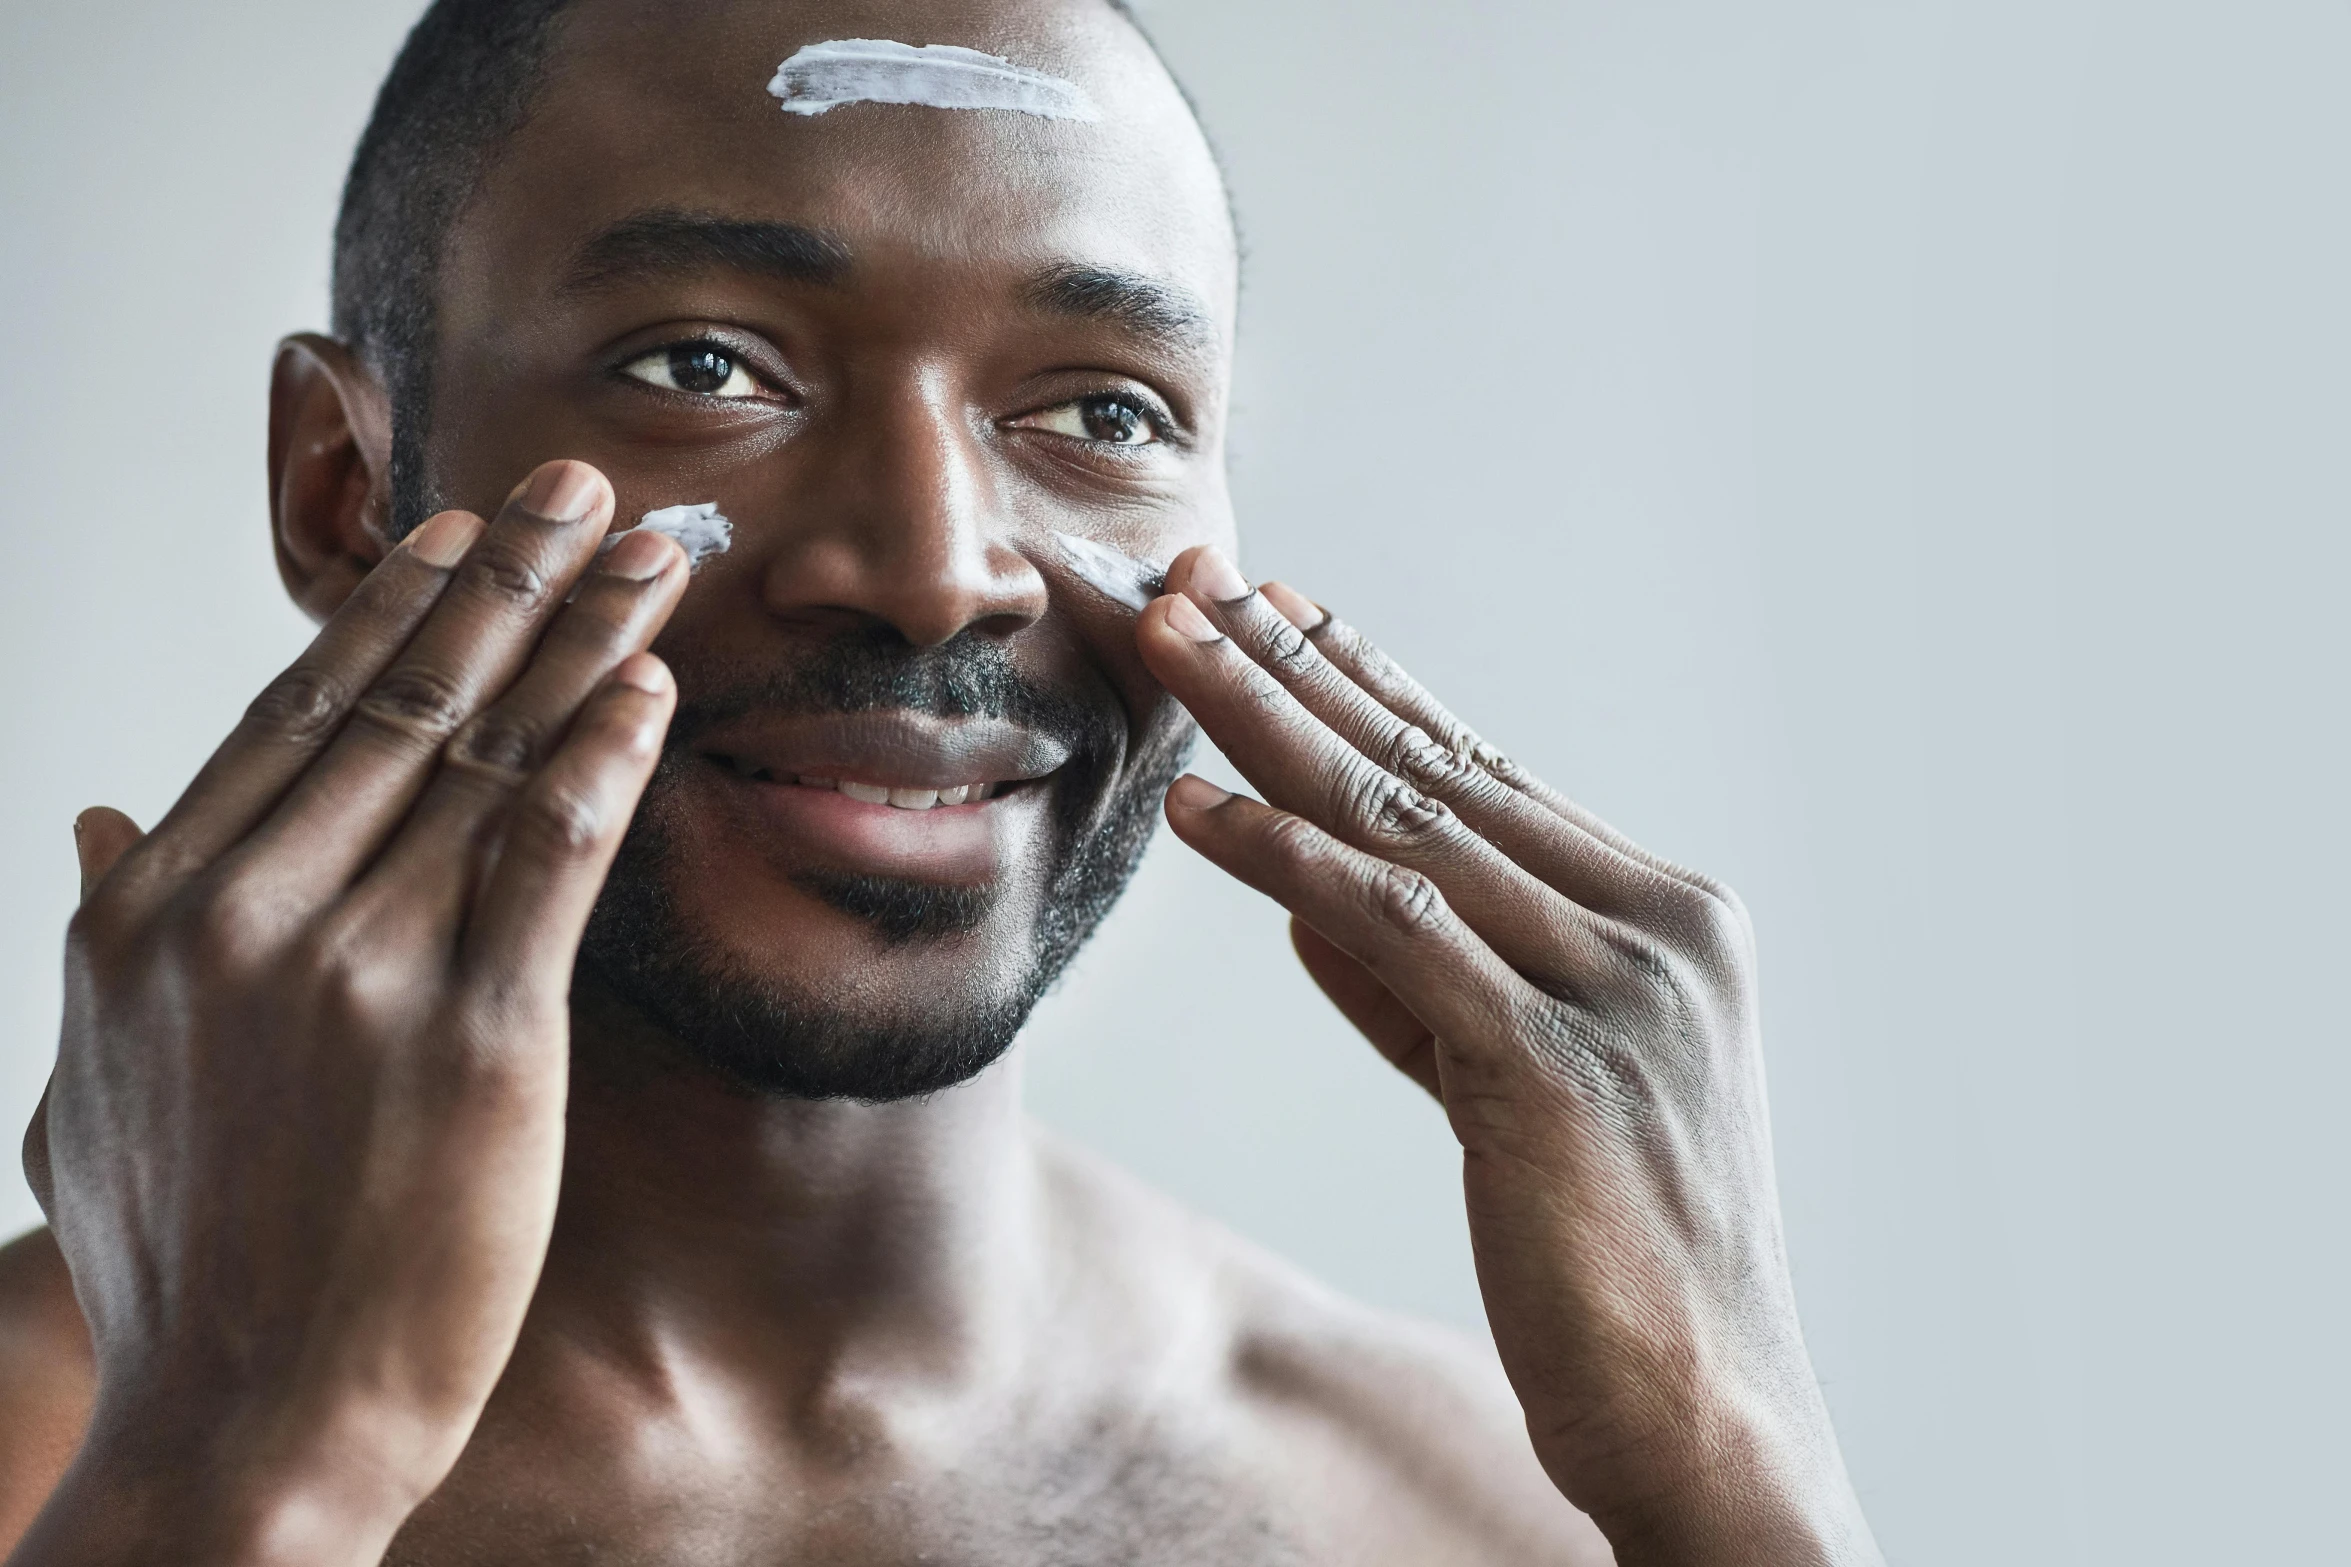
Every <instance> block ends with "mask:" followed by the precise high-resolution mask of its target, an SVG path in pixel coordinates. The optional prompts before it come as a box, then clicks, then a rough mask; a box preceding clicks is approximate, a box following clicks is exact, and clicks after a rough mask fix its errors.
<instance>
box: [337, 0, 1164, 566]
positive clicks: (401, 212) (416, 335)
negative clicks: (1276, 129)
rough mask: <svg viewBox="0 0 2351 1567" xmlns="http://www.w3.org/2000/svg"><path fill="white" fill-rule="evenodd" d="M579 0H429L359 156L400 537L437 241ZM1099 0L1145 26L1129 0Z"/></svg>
mask: <svg viewBox="0 0 2351 1567" xmlns="http://www.w3.org/2000/svg"><path fill="white" fill-rule="evenodd" d="M572 3H573V0H432V4H431V5H430V6H428V7H427V8H426V10H425V13H424V16H423V17H422V18H421V19H420V20H419V21H418V22H417V24H416V26H415V27H414V28H413V29H412V30H411V31H410V32H409V34H408V41H407V42H406V43H405V44H403V45H402V46H401V49H400V53H399V56H398V58H396V59H395V60H394V61H393V62H392V70H391V74H390V75H388V76H387V77H385V78H384V85H383V88H382V89H381V91H379V92H378V93H377V94H376V102H375V112H374V114H373V115H372V116H370V118H369V120H368V123H367V129H366V131H365V132H364V133H363V134H362V135H361V136H360V138H359V150H358V151H357V152H356V153H354V154H353V156H352V159H351V172H350V176H349V178H348V179H347V180H346V181H345V182H344V185H343V206H342V212H341V214H340V216H339V217H338V218H337V219H336V222H335V261H334V284H333V292H334V306H333V308H334V317H333V325H334V332H335V335H336V336H337V337H338V338H340V339H342V340H343V342H345V343H346V344H348V345H350V347H351V348H352V349H353V350H354V351H355V352H356V353H357V354H358V355H359V356H360V358H361V359H362V360H364V361H365V362H366V363H367V364H368V365H369V366H370V367H371V368H373V369H374V370H375V372H376V373H377V374H378V375H379V376H381V377H382V378H383V382H384V387H385V390H386V392H387V393H388V394H389V395H390V397H391V401H392V472H391V489H392V517H391V528H392V534H393V536H394V537H395V538H397V537H399V536H401V535H403V534H405V533H407V532H408V531H409V530H410V529H412V528H414V527H415V526H416V525H417V524H418V523H421V522H423V521H424V519H425V516H426V515H427V513H428V508H429V505H430V495H429V491H428V487H427V485H426V482H425V470H424V447H425V435H426V428H427V425H428V423H429V420H430V416H431V405H432V358H433V354H432V347H433V314H434V301H435V298H436V294H437V290H438V285H439V273H440V264H441V256H442V252H443V250H444V248H445V247H446V245H447V242H448V238H449V231H450V228H451V227H452V226H453V225H454V224H455V223H456V221H457V215H458V213H459V212H460V211H461V210H462V209H463V208H464V206H465V203H466V202H467V200H468V199H470V198H471V197H472V195H473V192H474V189H475V187H476V186H478V185H479V184H480V182H481V178H482V174H483V172H484V171H485V170H486V169H487V168H488V166H489V164H490V162H491V160H492V159H494V158H495V157H496V156H497V154H498V152H499V150H500V148H502V147H503V146H504V145H505V143H506V141H507V140H508V138H510V137H511V136H513V134H514V133H515V131H516V130H517V129H519V128H520V127H521V125H522V123H523V120H524V119H525V118H526V117H527V116H528V114H529V113H530V107H531V101H532V99H533V97H534V96H535V95H536V93H537V91H538V87H539V79H540V76H541V73H542V70H543V68H544V66H545V65H546V61H547V55H548V53H549V51H550V50H551V49H552V47H553V45H554V42H555V34H556V26H557V23H559V22H560V21H561V20H562V17H563V13H564V12H565V11H566V10H567V9H568V8H569V7H570V6H571V4H572ZM1104 3H1105V4H1107V5H1109V7H1110V8H1111V9H1112V10H1114V11H1116V12H1117V13H1118V14H1119V15H1120V16H1121V17H1123V18H1125V19H1126V21H1127V22H1128V23H1130V24H1131V25H1133V26H1134V27H1135V29H1136V31H1137V32H1141V33H1143V34H1144V37H1145V39H1146V40H1148V39H1149V36H1150V35H1149V34H1148V33H1147V32H1145V31H1144V29H1143V27H1142V24H1141V23H1140V22H1139V21H1138V20H1137V18H1136V17H1135V14H1134V12H1133V11H1132V10H1131V9H1130V8H1129V5H1128V0H1104ZM1185 101H1186V102H1187V103H1189V102H1190V98H1189V96H1188V95H1187V96H1186V99H1185Z"/></svg>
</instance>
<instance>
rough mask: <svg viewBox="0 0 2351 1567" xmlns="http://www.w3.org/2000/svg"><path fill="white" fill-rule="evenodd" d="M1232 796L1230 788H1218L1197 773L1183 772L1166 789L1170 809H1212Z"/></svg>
mask: <svg viewBox="0 0 2351 1567" xmlns="http://www.w3.org/2000/svg"><path fill="white" fill-rule="evenodd" d="M1232 797H1233V795H1232V791H1231V790H1229V789H1219V788H1218V787H1217V786H1216V785H1214V784H1212V783H1210V782H1209V781H1208V780H1207V779H1205V778H1203V777H1201V776H1200V775H1199V774H1198V773H1186V774H1184V776H1183V777H1181V778H1178V779H1177V780H1176V781H1175V782H1174V783H1172V784H1170V785H1168V789H1167V804H1168V809H1169V810H1171V811H1213V810H1215V809H1216V808H1217V807H1218V806H1220V805H1222V804H1224V803H1225V801H1227V800H1229V799H1231V798H1232Z"/></svg>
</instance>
